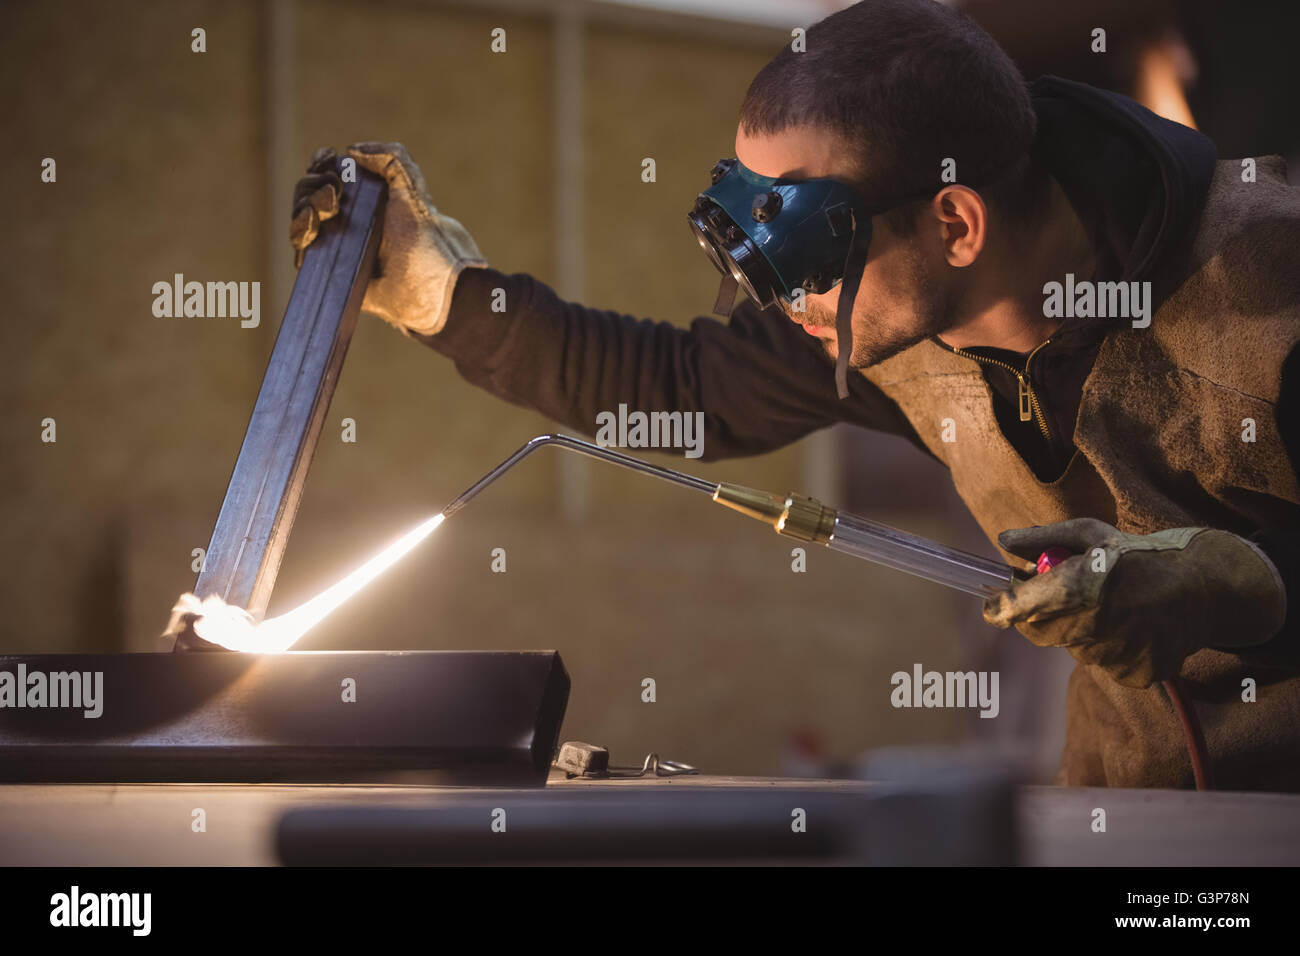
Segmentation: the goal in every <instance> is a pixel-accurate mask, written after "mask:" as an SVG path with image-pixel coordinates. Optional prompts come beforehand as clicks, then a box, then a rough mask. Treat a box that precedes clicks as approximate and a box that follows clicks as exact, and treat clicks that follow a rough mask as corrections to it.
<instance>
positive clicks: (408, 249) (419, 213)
mask: <svg viewBox="0 0 1300 956" xmlns="http://www.w3.org/2000/svg"><path fill="white" fill-rule="evenodd" d="M347 155H348V156H350V157H351V158H352V159H354V160H355V161H356V163H357V166H359V167H361V168H362V169H366V170H369V171H370V172H372V173H375V174H376V175H379V176H383V177H384V178H385V179H386V180H387V181H388V205H387V207H386V208H385V211H384V233H383V237H382V238H381V240H380V243H379V264H378V274H377V275H376V276H375V278H374V279H372V280H371V282H370V285H369V286H367V288H366V297H365V300H364V301H363V302H362V304H361V310H362V311H363V312H371V313H374V314H375V315H377V316H379V317H380V318H381V319H383V320H384V321H385V322H387V323H389V324H390V325H392V326H395V327H396V328H397V329H399V330H401V331H402V332H403V334H408V335H409V334H410V333H412V332H418V333H420V334H423V335H432V334H434V333H436V332H438V331H440V330H441V329H442V326H443V324H444V323H445V322H446V321H447V311H448V310H449V309H450V308H451V295H452V290H453V289H454V288H455V285H456V277H457V276H459V275H460V272H461V270H462V269H465V268H469V267H475V266H477V267H482V266H486V265H487V261H486V260H485V259H484V258H483V254H482V253H481V252H479V249H478V246H477V245H476V244H475V242H474V239H473V237H471V236H470V234H469V232H468V231H466V229H465V227H464V226H462V225H461V224H460V223H459V222H457V221H456V220H455V219H452V218H451V217H449V216H444V215H443V214H442V213H440V212H439V211H438V209H437V208H436V207H435V206H434V205H433V200H432V199H431V198H430V197H429V190H428V187H427V186H426V185H425V182H424V176H423V175H422V174H421V173H420V167H418V166H416V165H415V162H414V161H413V160H412V159H411V156H410V154H409V153H407V151H406V148H405V147H404V146H402V144H401V143H357V144H355V145H353V146H349V147H348V150H347ZM337 161H338V157H337V156H336V155H335V153H334V150H332V149H328V148H325V149H319V150H317V151H316V154H315V155H314V156H313V157H312V161H311V165H310V166H309V167H308V170H307V175H306V176H304V177H303V178H302V179H300V180H299V181H298V184H297V186H296V187H295V188H294V193H293V222H292V225H291V227H290V242H291V243H292V244H293V248H294V249H295V250H296V251H297V261H298V264H299V265H301V264H302V256H303V252H304V251H305V250H306V248H307V247H308V246H309V245H311V243H312V241H313V240H314V239H315V238H316V235H317V233H318V232H319V231H320V225H321V223H322V222H325V221H326V220H328V219H330V218H332V217H333V216H335V215H337V214H338V211H339V197H340V195H341V193H342V183H341V181H340V179H339V174H338V171H337Z"/></svg>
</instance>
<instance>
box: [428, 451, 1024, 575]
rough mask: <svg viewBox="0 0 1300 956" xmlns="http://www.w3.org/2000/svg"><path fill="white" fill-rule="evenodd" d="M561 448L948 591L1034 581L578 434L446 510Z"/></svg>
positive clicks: (505, 465)
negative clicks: (682, 489)
mask: <svg viewBox="0 0 1300 956" xmlns="http://www.w3.org/2000/svg"><path fill="white" fill-rule="evenodd" d="M546 445H556V446H558V447H560V448H564V449H566V450H568V451H574V452H578V453H579V454H582V455H586V456H587V457H589V458H597V459H600V460H602V461H608V462H611V463H613V464H616V465H620V466H622V467H624V468H629V469H631V470H632V471H638V472H640V473H641V474H644V475H651V476H653V477H656V478H661V479H663V480H664V481H670V482H672V483H674V484H677V485H682V486H684V487H686V488H690V489H692V490H694V491H699V492H703V493H704V494H707V495H709V497H711V498H712V499H713V500H714V501H716V502H717V503H718V504H720V505H724V506H726V507H728V508H730V509H732V510H733V511H739V512H740V513H741V514H744V515H749V516H750V517H751V518H757V519H758V520H759V521H762V522H763V523H765V524H769V525H771V526H772V527H773V528H775V529H776V530H777V531H778V532H779V533H781V534H783V535H785V536H786V537H789V538H795V539H796V540H799V541H805V542H808V543H810V544H821V545H825V546H827V547H829V548H831V549H832V550H835V551H843V552H844V553H845V554H851V555H853V556H854V557H855V558H862V559H864V560H867V561H873V562H875V563H876V564H883V565H885V566H886V567H890V568H894V569H896V570H898V571H906V572H907V573H909V574H914V575H916V576H917V577H921V578H925V579H926V580H928V581H934V582H935V583H937V584H946V585H947V586H948V587H950V588H955V589H957V590H958V591H965V592H967V593H968V594H976V595H979V596H981V597H984V596H987V595H989V594H993V593H995V592H997V591H1002V590H1005V589H1006V588H1008V587H1009V586H1010V585H1011V584H1012V583H1013V582H1014V581H1016V580H1019V579H1021V578H1024V577H1027V575H1026V574H1025V572H1022V571H1019V570H1017V569H1015V568H1012V567H1009V566H1008V565H1006V564H1003V563H1002V562H1001V561H995V560H991V559H989V558H981V557H978V556H976V555H973V554H967V553H966V552H965V551H958V550H956V549H955V548H949V547H947V546H945V545H942V544H939V542H937V541H931V540H929V539H927V538H922V537H918V536H917V535H913V534H908V533H907V532H906V531H900V530H899V529H897V528H891V527H889V526H888V525H883V524H879V523H877V522H875V521H868V520H867V519H866V518H862V517H859V516H858V515H852V514H846V513H845V512H842V511H837V510H836V509H834V508H829V507H827V506H826V505H824V504H822V503H821V502H820V501H817V500H816V499H815V498H808V497H805V496H804V495H798V494H794V493H791V494H788V495H781V494H773V493H772V492H767V491H759V490H757V489H755V488H747V487H745V486H744V485H734V484H730V483H728V482H712V481H705V480H704V479H703V478H697V477H695V476H694V475H687V474H684V473H682V472H680V471H674V470H673V469H671V468H663V467H660V466H658V465H652V464H650V463H649V462H646V461H642V460H641V459H639V458H634V457H633V456H631V455H625V454H623V453H622V452H618V451H614V450H613V449H611V448H606V447H604V446H602V445H594V444H592V443H591V442H587V441H583V440H582V439H580V438H574V437H572V436H570V435H538V436H537V437H536V438H533V439H531V440H530V441H528V442H526V443H525V444H524V445H523V446H522V447H521V448H520V449H519V450H518V451H516V452H515V453H514V454H513V455H511V456H510V457H509V458H507V459H506V460H505V461H503V462H502V463H501V464H500V465H498V466H497V467H496V468H493V469H492V470H491V471H489V472H488V473H487V474H486V475H484V476H483V477H482V478H480V479H479V480H478V481H477V482H475V483H474V484H473V485H472V486H471V487H470V488H469V489H468V490H466V491H465V493H464V494H462V495H461V496H460V497H459V498H457V499H456V500H455V501H453V502H452V503H451V504H449V505H448V506H447V507H446V508H444V509H443V512H442V513H443V515H444V517H448V518H450V517H451V516H452V514H454V513H455V512H456V511H459V510H460V509H461V508H462V507H464V506H465V505H466V504H467V503H468V502H469V500H470V499H471V498H473V497H474V496H475V495H477V494H478V493H479V492H480V491H482V490H483V489H484V488H486V487H487V486H488V485H490V484H492V483H493V482H494V481H496V480H497V479H498V478H500V477H501V476H502V475H503V474H505V472H507V471H509V470H510V469H511V468H513V467H514V466H515V465H517V464H518V463H519V462H520V461H522V460H523V459H524V458H526V457H527V456H528V455H530V454H532V453H533V452H534V451H536V450H537V449H538V448H542V447H544V446H546Z"/></svg>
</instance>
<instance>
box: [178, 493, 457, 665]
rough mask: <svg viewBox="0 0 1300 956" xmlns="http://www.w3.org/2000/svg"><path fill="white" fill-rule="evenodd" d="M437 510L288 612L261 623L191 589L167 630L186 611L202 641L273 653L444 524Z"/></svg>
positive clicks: (180, 618)
mask: <svg viewBox="0 0 1300 956" xmlns="http://www.w3.org/2000/svg"><path fill="white" fill-rule="evenodd" d="M442 519H443V515H442V514H441V513H439V514H436V515H434V516H433V517H432V518H429V519H427V520H426V521H423V522H421V523H420V524H419V525H417V526H416V527H414V528H412V529H411V530H410V531H408V532H407V533H406V534H404V535H402V537H400V538H398V539H397V540H396V541H394V542H393V543H392V544H390V545H389V546H388V547H387V548H385V549H384V550H383V551H380V552H379V553H378V554H376V555H375V556H374V557H373V558H371V559H370V560H369V561H367V562H366V563H365V564H363V565H361V567H359V568H357V569H356V570H355V571H353V572H352V573H351V574H349V575H347V577H345V578H343V579H342V580H340V581H338V582H337V583H335V584H333V585H331V586H330V587H328V588H326V589H325V590H324V591H322V592H321V593H320V594H317V595H316V596H315V597H314V598H312V599H311V600H309V601H306V602H305V603H303V604H300V605H299V606H298V607H296V608H294V609H293V610H292V611H286V612H285V613H284V614H281V615H278V616H277V617H271V618H267V619H266V620H264V621H262V622H261V623H260V624H259V623H256V622H255V621H254V620H253V616H252V615H251V614H249V613H248V612H247V611H245V610H244V609H243V608H241V607H234V606H233V605H229V604H227V603H226V602H225V601H223V600H221V598H219V597H217V596H216V595H209V596H208V597H206V598H203V599H202V600H200V599H199V598H198V597H196V596H195V595H193V594H182V595H181V596H180V598H179V599H178V600H177V603H176V606H175V607H174V608H172V623H171V624H170V625H169V626H168V628H167V633H168V634H176V633H179V632H180V629H181V627H183V621H184V617H185V616H186V615H190V614H192V615H195V616H196V618H197V619H196V620H195V621H194V633H196V634H197V635H198V636H199V637H201V638H203V639H204V640H205V641H210V642H211V643H213V644H218V645H220V646H221V647H224V648H227V649H229V650H232V651H246V652H249V653H275V652H278V651H285V650H288V649H289V648H290V647H292V646H293V645H294V643H296V642H297V640H298V639H299V638H300V637H302V636H303V635H304V634H306V633H307V632H308V631H309V630H311V629H312V628H313V627H315V626H316V625H317V624H319V623H320V622H321V621H323V620H324V619H325V618H326V617H327V616H328V615H329V614H330V613H331V612H332V611H334V610H335V609H336V608H337V607H338V606H339V605H341V604H342V603H343V602H344V601H346V600H347V599H348V598H350V597H352V595H354V594H356V593H357V592H358V591H360V590H361V589H362V588H364V587H365V586H366V585H367V584H369V583H370V582H371V581H373V580H374V579H375V578H377V577H379V575H381V574H383V573H384V572H385V571H387V570H388V569H389V568H390V567H392V566H393V565H394V564H396V563H397V562H398V561H400V560H401V559H402V558H403V557H405V556H406V555H407V554H408V553H409V552H410V551H411V550H412V549H413V548H414V547H415V546H416V545H418V544H419V543H420V542H421V541H423V540H424V539H425V538H427V537H428V536H429V535H430V534H431V533H432V532H433V529H434V528H436V527H438V525H440V524H442Z"/></svg>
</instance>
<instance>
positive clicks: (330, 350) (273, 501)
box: [177, 169, 387, 650]
mask: <svg viewBox="0 0 1300 956" xmlns="http://www.w3.org/2000/svg"><path fill="white" fill-rule="evenodd" d="M386 198H387V185H386V184H385V183H384V181H383V180H382V179H380V178H379V177H377V176H372V175H371V174H369V173H366V172H364V171H363V170H360V169H358V170H357V182H355V183H347V184H345V185H344V187H343V198H342V200H341V203H340V209H339V214H338V216H337V217H335V218H334V219H332V220H330V221H328V222H326V223H325V224H324V225H323V226H322V227H321V231H320V235H319V236H318V237H317V239H316V241H315V242H314V243H313V244H312V245H311V246H310V247H309V248H308V250H307V254H306V256H305V258H304V260H303V264H302V268H301V269H299V270H298V278H297V281H296V282H295V283H294V286H293V293H292V295H291V296H290V297H289V305H288V307H287V308H286V309H285V313H284V319H283V321H282V322H281V323H280V332H279V334H278V335H277V337H276V340H275V348H274V350H273V351H272V352H271V361H270V363H269V364H268V365H267V369H266V375H265V376H264V377H263V379H262V388H261V390H260V391H259V392H258V395H257V402H256V404H255V405H254V406H253V414H252V417H251V418H250V419H249V421H248V430H247V432H246V433H245V434H244V444H243V446H242V447H241V448H240V449H239V458H238V459H237V460H236V461H235V470H234V473H233V474H231V476H230V484H229V486H228V487H227V489H226V498H225V501H224V502H222V505H221V513H220V514H219V515H218V517H217V524H216V527H215V528H214V529H213V531H212V541H211V542H210V543H209V545H208V550H207V554H206V557H205V559H204V564H203V570H202V571H201V572H200V573H199V579H198V582H197V583H196V584H195V585H194V593H195V594H196V595H198V596H199V597H200V598H203V597H207V596H208V595H211V594H215V595H217V596H218V597H220V598H221V599H222V600H224V601H225V602H226V603H227V604H233V605H236V606H238V607H242V608H245V609H247V610H248V611H249V612H250V613H252V614H253V616H254V618H256V619H259V620H260V619H261V617H262V616H263V614H264V613H265V612H266V605H267V603H268V602H269V601H270V598H271V589H272V588H273V587H274V586H275V578H276V575H277V574H278V573H279V570H280V560H281V558H282V557H283V556H284V549H285V545H286V544H287V543H288V540H289V532H290V530H291V529H292V528H293V519H294V516H295V515H296V514H297V512H298V503H299V501H300V500H301V498H302V489H303V484H304V482H305V481H306V478H307V469H308V467H309V466H310V465H311V460H312V456H313V455H314V454H315V452H316V442H317V440H318V439H319V438H320V430H321V425H322V424H323V423H324V419H325V413H326V411H328V409H329V404H330V399H331V398H332V397H333V395H334V387H335V385H336V384H337V382H338V375H339V369H340V368H341V367H342V365H343V358H344V356H345V355H346V354H347V349H348V343H349V342H350V341H351V339H352V330H353V329H354V328H355V327H356V322H357V314H358V312H359V311H360V309H361V300H362V298H363V296H364V295H365V289H366V284H367V282H368V281H369V279H370V276H371V274H372V272H373V270H374V263H375V256H376V253H377V251H378V248H379V236H380V229H381V223H382V216H383V210H384V203H385V200H386ZM284 254H285V255H286V256H287V255H290V252H289V249H288V244H287V243H286V244H285V251H284ZM182 645H183V642H180V641H178V642H177V649H178V650H180V649H184V648H183V646H182Z"/></svg>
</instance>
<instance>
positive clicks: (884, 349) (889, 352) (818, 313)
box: [786, 276, 952, 369]
mask: <svg viewBox="0 0 1300 956" xmlns="http://www.w3.org/2000/svg"><path fill="white" fill-rule="evenodd" d="M914 278H915V279H917V280H918V281H915V282H914V285H913V289H912V293H911V303H910V306H911V307H910V308H909V309H908V311H909V313H910V315H909V316H908V318H909V320H910V321H909V322H908V324H907V325H905V326H902V327H899V326H897V325H892V324H890V323H889V322H888V321H887V319H888V318H889V316H888V315H887V314H884V313H880V312H876V311H867V310H864V309H862V308H861V306H862V301H861V299H859V300H858V302H856V303H855V306H857V307H855V308H854V310H853V312H854V314H853V319H852V323H853V352H852V353H851V354H850V356H849V367H850V368H854V369H863V368H870V367H871V366H873V365H877V364H879V363H881V362H883V361H885V360H886V359H888V358H892V357H893V356H895V355H897V354H898V353H900V352H903V351H905V350H907V349H909V348H911V347H912V346H913V345H916V344H918V343H920V342H924V341H925V340H926V339H928V338H930V337H932V336H934V335H938V334H939V333H940V332H943V331H944V330H946V329H947V328H948V327H949V326H950V325H951V324H952V322H951V319H950V317H949V316H950V310H949V307H948V302H947V297H946V296H945V295H944V294H943V290H942V289H940V288H939V287H938V286H937V285H935V284H932V283H930V282H927V281H925V280H924V279H921V278H920V277H919V276H918V277H914ZM786 314H787V315H788V316H790V318H791V319H793V320H794V321H796V322H802V323H803V324H805V325H811V326H816V327H818V328H824V329H829V330H831V331H832V332H834V331H835V312H834V310H833V309H829V308H827V307H826V306H824V305H822V304H821V303H817V302H806V303H805V307H804V311H803V312H802V313H799V312H793V311H791V310H790V309H789V308H787V309H786ZM822 347H823V348H824V349H825V350H826V354H827V356H829V357H830V359H831V361H834V360H835V358H836V356H837V355H838V354H839V345H838V342H837V340H836V338H834V337H831V338H828V339H827V338H823V339H822Z"/></svg>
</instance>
